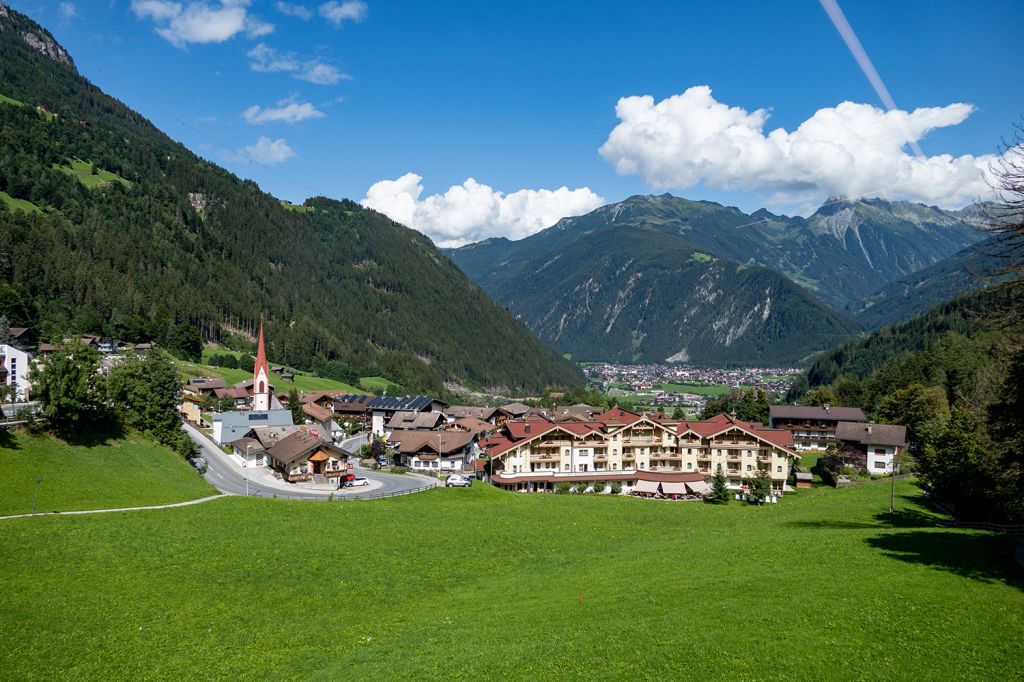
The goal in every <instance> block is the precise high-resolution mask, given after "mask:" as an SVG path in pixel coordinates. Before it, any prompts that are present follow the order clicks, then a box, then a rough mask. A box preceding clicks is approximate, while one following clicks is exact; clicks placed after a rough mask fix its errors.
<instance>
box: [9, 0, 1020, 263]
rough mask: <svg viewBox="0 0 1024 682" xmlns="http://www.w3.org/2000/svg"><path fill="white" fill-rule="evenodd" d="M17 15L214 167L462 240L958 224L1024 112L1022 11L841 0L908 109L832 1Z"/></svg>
mask: <svg viewBox="0 0 1024 682" xmlns="http://www.w3.org/2000/svg"><path fill="white" fill-rule="evenodd" d="M9 4H10V5H11V6H13V7H14V8H16V9H18V10H20V11H23V12H25V13H27V14H29V15H30V16H32V17H33V18H35V19H36V20H38V21H40V22H41V23H42V24H43V25H44V26H46V27H47V28H48V29H50V31H51V32H52V33H54V35H55V36H56V37H57V39H58V40H59V41H60V42H61V43H62V44H63V45H64V46H65V47H67V48H68V49H69V51H70V52H71V54H72V56H73V57H74V58H75V60H76V62H77V65H78V68H79V70H80V71H81V72H82V73H83V74H84V75H86V76H87V77H88V78H90V79H91V80H93V81H94V82H95V83H97V84H98V85H99V86H100V87H102V88H103V89H104V90H105V91H106V92H108V93H110V94H111V95H113V96H115V97H117V98H119V99H121V100H122V101H124V102H126V103H127V104H128V105H129V106H131V107H133V108H134V109H136V110H138V111H140V112H141V113H143V114H144V115H145V116H147V117H149V118H150V119H151V120H152V121H153V122H154V123H155V124H156V125H157V126H159V127H160V128H161V129H163V130H164V131H166V132H167V133H168V134H169V135H171V136H172V137H174V138H175V139H178V140H180V141H182V142H183V143H185V144H186V145H188V146H189V147H190V148H191V149H193V150H194V151H196V152H197V153H198V154H200V155H202V156H204V157H206V158H209V159H211V160H213V161H215V162H217V163H219V164H222V165H224V166H226V167H227V168H229V169H231V170H232V171H234V172H236V173H238V174H239V175H242V176H244V177H249V178H252V179H254V180H256V181H257V182H258V183H259V184H260V186H261V187H263V188H264V189H266V190H267V191H269V192H272V193H273V194H275V195H276V196H279V197H281V198H284V199H289V200H292V201H296V202H300V201H302V200H303V199H305V198H306V197H307V196H309V195H311V194H315V193H323V194H326V195H328V196H333V197H350V198H354V199H357V200H360V199H364V197H365V198H366V202H367V203H368V204H369V205H372V206H374V207H376V208H378V209H380V210H383V211H385V212H387V213H388V214H389V215H392V217H395V218H396V219H400V220H402V221H403V222H406V223H409V224H412V225H413V226H415V227H417V228H418V229H421V230H423V231H424V232H426V233H428V234H430V235H431V236H432V237H434V239H435V241H438V242H439V243H444V244H457V243H462V242H465V241H472V240H475V239H478V238H482V237H486V236H493V235H508V236H511V237H521V236H524V235H525V234H528V233H530V232H533V231H536V230H537V229H540V228H541V227H544V226H546V225H548V224H551V223H552V222H554V220H555V219H557V217H560V216H561V215H564V214H566V213H579V212H583V211H586V210H590V209H591V208H593V207H594V206H596V205H597V204H599V203H603V202H611V201H617V200H620V199H623V198H625V197H627V196H629V195H631V194H638V193H652V192H653V193H660V192H663V191H671V192H672V193H674V194H677V195H680V196H686V197H691V198H706V199H712V200H715V201H721V202H723V203H727V204H732V205H738V206H740V207H741V208H743V209H744V210H747V211H752V210H754V209H756V208H758V207H760V206H763V205H767V206H769V208H771V209H773V210H776V211H789V212H794V211H801V212H806V211H807V210H809V209H811V208H812V207H813V206H815V205H817V204H819V203H820V201H821V200H822V199H823V198H824V197H825V196H827V195H828V194H833V193H841V194H846V195H850V196H856V195H860V194H862V193H868V192H870V193H872V194H873V195H877V196H888V197H892V198H899V197H907V198H911V199H915V200H920V201H926V202H928V203H938V204H940V205H948V206H954V205H962V204H963V203H965V202H966V201H967V200H969V198H970V197H972V196H977V195H978V194H979V188H980V187H982V186H983V179H984V177H983V176H984V173H983V171H982V169H983V167H985V166H987V163H988V161H989V160H990V159H989V158H988V157H987V156H986V155H991V154H993V153H995V152H996V151H997V145H998V143H999V141H1000V138H1002V137H1005V136H1007V135H1009V134H1010V133H1011V132H1012V124H1013V123H1014V122H1015V121H1017V120H1018V118H1019V116H1020V114H1021V113H1022V110H1024V103H1022V101H1021V99H1020V97H1019V94H1020V93H1021V92H1024V76H1022V70H1021V69H1020V68H1019V67H1020V59H1019V57H1016V56H1015V55H1013V54H1012V50H1013V49H1014V48H1013V46H1014V45H1015V44H1016V42H1017V38H1018V36H1017V35H1015V33H1016V29H1018V28H1019V26H1021V25H1024V3H1020V2H1019V1H1018V2H1014V1H1007V2H984V3H982V2H972V3H963V2H935V1H934V0H933V1H931V2H898V3H880V2H851V1H847V2H842V3H841V5H842V10H843V12H844V13H845V16H846V18H847V19H848V20H849V23H850V24H851V25H852V27H853V29H854V30H855V31H856V33H857V35H858V37H859V39H860V42H861V43H862V44H863V46H864V48H865V50H866V52H867V54H868V55H869V56H870V58H871V60H872V61H873V63H874V66H875V67H876V68H877V70H878V72H879V73H880V75H881V77H882V78H883V79H884V81H885V84H886V86H887V87H888V90H889V92H890V93H891V94H892V96H893V98H894V99H895V101H896V104H897V105H898V107H899V109H900V110H902V112H906V113H901V112H899V111H897V112H894V113H893V114H892V115H886V114H885V113H884V106H883V104H882V101H881V100H880V99H879V96H878V94H876V92H875V90H874V89H872V86H871V84H870V83H869V82H868V80H867V78H865V76H864V74H863V73H862V72H861V69H860V67H858V65H857V62H856V61H855V60H854V58H853V57H852V56H851V52H850V50H849V49H848V48H847V46H846V45H845V44H844V42H843V40H842V39H841V38H840V35H839V33H838V32H837V30H836V28H835V27H834V26H833V24H832V23H831V22H830V20H829V17H828V15H827V14H826V12H825V11H824V10H823V8H822V6H821V5H819V3H818V2H816V1H813V0H804V1H801V2H777V3H743V2H734V3H683V2H664V3H661V2H645V3H621V2H619V3H611V2H537V3H531V2H474V3H455V2H384V1H380V2H376V1H375V0H366V1H365V3H364V2H360V1H359V0H347V1H335V2H329V3H324V2H314V1H313V0H307V1H305V2H302V1H301V0H293V1H292V2H288V3H287V4H286V5H283V4H282V3H279V2H275V1H274V0H262V1H261V0H252V1H251V2H247V1H246V0H204V1H202V2H194V1H193V0H177V1H176V2H169V1H166V0H89V1H86V0H67V1H65V2H57V1H56V0H50V1H47V2H42V1H41V0H13V1H10V2H9ZM204 10H207V11H208V13H207V14H206V15H201V13H202V12H203V11H204ZM306 16H308V18H306ZM332 19H333V20H332ZM254 66H255V68H254ZM257 69H261V70H257ZM316 81H318V82H316ZM697 86H707V88H709V89H710V91H708V90H706V89H701V88H698V87H697ZM691 88H694V89H693V90H691ZM684 93H685V94H684ZM643 95H649V96H651V97H652V100H651V101H643V100H630V102H631V104H629V106H628V107H627V108H628V109H629V112H628V113H622V112H620V114H621V115H620V116H617V112H616V105H617V102H619V100H620V98H624V97H632V96H643ZM669 98H671V99H669ZM842 102H851V103H854V105H857V106H850V107H847V108H842V107H840V106H839V105H840V103H842ZM957 103H961V104H965V105H969V106H966V107H953V106H952V105H954V104H957ZM253 107H258V109H253ZM920 108H924V109H921V110H920V111H918V112H917V113H909V112H914V110H917V109H920ZM928 108H930V109H928ZM268 110H269V111H268ZM758 110H765V112H764V113H761V114H757V113H756V112H757V111H758ZM247 111H248V112H249V115H248V118H246V117H245V116H244V114H245V112H247ZM303 116H306V118H304V119H303V120H295V119H302V118H303ZM265 119H271V120H265ZM288 120H292V121H294V122H288ZM805 122H809V123H810V125H807V126H805V129H801V132H800V133H799V134H797V133H795V131H796V129H797V128H798V127H800V126H801V124H803V123H805ZM617 126H618V127H617ZM776 128H782V129H784V131H783V132H784V135H782V136H775V137H772V135H769V133H770V131H772V130H774V129H776ZM613 131H614V133H613ZM894 136H896V137H897V138H900V139H895V141H894ZM900 136H904V137H906V139H903V138H902V137H900ZM261 138H263V142H262V143H260V140H261ZM912 140H917V141H918V142H919V144H920V147H921V149H922V150H923V152H924V155H925V156H924V157H916V156H914V152H913V151H912V149H911V147H910V145H909V142H910V141H912ZM942 155H949V156H948V157H945V156H942ZM979 157H980V158H979ZM253 158H259V159H261V160H262V162H261V163H254V162H253V161H252V160H251V159H253ZM410 174H414V175H410ZM470 178H472V179H474V180H475V183H468V182H467V180H468V179H470ZM380 181H385V182H383V183H381V184H378V185H376V187H374V191H373V192H369V190H370V188H371V187H372V186H374V185H375V183H379V182H380ZM562 187H565V188H567V189H565V190H564V191H561V192H559V191H558V190H559V188H562ZM544 190H549V191H547V192H545V191H544Z"/></svg>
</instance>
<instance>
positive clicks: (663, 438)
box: [481, 407, 799, 492]
mask: <svg viewBox="0 0 1024 682" xmlns="http://www.w3.org/2000/svg"><path fill="white" fill-rule="evenodd" d="M481 445H482V447H483V448H484V450H485V453H486V455H487V456H488V457H489V458H490V460H491V462H490V464H491V466H490V474H491V476H492V482H494V483H495V484H496V485H500V486H502V487H506V488H509V489H511V490H551V489H553V486H554V485H555V484H556V483H558V482H568V483H578V482H581V481H583V482H586V481H595V480H609V481H618V482H620V483H622V484H623V485H624V486H626V487H627V488H629V487H631V486H632V485H633V484H634V482H636V481H639V480H651V479H650V477H646V476H640V475H639V474H641V473H645V474H646V473H657V474H659V475H660V474H665V475H666V476H667V477H668V478H665V479H664V480H667V481H669V482H677V483H678V482H682V483H686V482H687V481H688V480H689V481H691V482H694V483H696V482H697V481H698V476H697V475H699V480H703V481H704V482H709V481H710V479H711V477H712V476H713V475H714V474H715V472H716V470H717V468H718V467H719V466H721V468H722V472H723V473H724V474H725V476H726V479H727V483H728V485H729V487H730V488H735V489H745V488H747V487H748V486H749V482H750V479H752V478H753V477H754V476H755V475H756V474H757V472H758V470H765V471H767V472H768V474H769V476H770V478H771V480H772V488H773V490H775V491H777V492H782V491H784V490H785V489H786V487H787V483H786V480H787V477H788V476H789V471H790V467H791V464H792V460H793V459H795V458H799V455H798V454H797V452H796V451H795V450H794V448H793V438H792V435H791V434H790V432H789V431H786V430H782V429H766V428H763V427H761V426H758V425H754V424H750V423H747V422H744V421H741V420H739V419H736V418H735V417H732V416H729V415H725V414H720V415H717V416H716V417H713V418H712V419H709V420H706V421H686V420H683V421H672V420H667V419H665V418H663V417H662V418H656V417H653V416H647V415H640V414H637V413H634V412H630V411H628V410H623V409H622V408H618V407H616V408H612V409H610V410H608V411H607V412H604V413H603V414H600V415H598V416H597V417H596V419H594V420H593V421H589V422H587V421H579V420H568V421H561V422H556V421H553V420H550V419H545V418H541V417H532V418H528V419H523V420H512V421H509V422H507V423H506V424H505V426H504V427H503V429H502V430H501V431H500V432H499V433H497V434H494V435H492V436H490V437H488V438H487V439H486V440H484V441H483V442H482V443H481ZM683 474H685V476H684V475H683ZM676 479H678V480H676ZM658 482H659V484H660V483H662V482H663V480H659V481H658ZM697 487H701V486H699V485H698V486H697Z"/></svg>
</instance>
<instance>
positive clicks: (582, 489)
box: [572, 483, 589, 495]
mask: <svg viewBox="0 0 1024 682" xmlns="http://www.w3.org/2000/svg"><path fill="white" fill-rule="evenodd" d="M588 487H589V484H587V483H577V484H576V485H575V486H573V489H572V491H573V492H574V493H576V494H577V495H586V493H587V488H588Z"/></svg>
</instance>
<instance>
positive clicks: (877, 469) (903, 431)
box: [836, 422, 907, 474]
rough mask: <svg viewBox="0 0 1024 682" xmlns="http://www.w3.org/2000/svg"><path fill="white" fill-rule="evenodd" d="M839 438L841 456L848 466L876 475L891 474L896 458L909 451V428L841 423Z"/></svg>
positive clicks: (838, 428) (893, 425) (837, 428)
mask: <svg viewBox="0 0 1024 682" xmlns="http://www.w3.org/2000/svg"><path fill="white" fill-rule="evenodd" d="M836 439H837V440H838V441H839V445H838V447H837V451H838V452H837V454H838V455H839V456H840V457H841V458H842V460H843V462H844V463H846V464H847V465H849V466H852V467H856V468H858V469H867V470H868V471H869V472H870V473H872V474H891V473H892V469H893V461H894V460H895V458H896V456H897V455H898V454H899V453H901V452H903V451H904V450H906V449H907V427H906V426H902V425H897V424H864V423H861V422H839V424H838V425H837V427H836Z"/></svg>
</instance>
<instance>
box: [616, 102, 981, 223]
mask: <svg viewBox="0 0 1024 682" xmlns="http://www.w3.org/2000/svg"><path fill="white" fill-rule="evenodd" d="M973 110H974V108H973V107H972V106H971V105H969V104H961V103H955V104H950V105H947V106H944V107H927V108H920V109H915V110H913V111H902V110H898V109H897V110H893V111H884V110H882V109H879V108H878V107H874V106H871V105H869V104H857V103H854V102H842V103H841V104H838V105H836V106H835V107H828V108H825V109H819V110H818V111H816V112H815V113H814V115H813V116H811V117H810V118H809V119H807V120H806V121H804V122H803V123H801V124H800V125H799V126H798V127H797V128H796V129H795V130H793V131H792V132H788V131H786V130H784V129H782V128H776V129H775V130H771V131H769V132H767V133H766V132H765V123H766V122H767V120H768V116H769V112H768V111H767V110H765V109H758V110H756V111H752V112H751V111H746V110H745V109H742V108H740V107H730V106H728V105H726V104H724V103H722V102H718V101H717V100H715V98H714V97H713V96H712V94H711V88H709V87H708V86H706V85H701V86H695V87H691V88H689V89H688V90H686V91H685V92H684V93H682V94H680V95H674V96H672V97H668V98H666V99H663V100H661V101H660V102H655V101H654V98H653V97H650V96H642V97H640V96H634V97H623V98H622V99H620V100H619V101H618V104H617V105H616V107H615V114H616V116H617V117H618V118H619V121H620V122H619V124H618V125H617V126H615V128H614V129H613V130H612V132H611V134H610V135H609V136H608V140H607V141H606V142H605V143H604V144H603V145H602V146H601V148H600V150H599V151H600V154H601V156H602V157H604V159H605V160H606V161H608V162H610V163H612V164H613V165H614V166H615V170H616V171H617V172H618V173H619V174H621V175H633V174H635V175H639V176H640V177H642V178H643V180H644V182H646V183H647V184H648V185H649V186H650V187H653V188H657V189H685V188H687V187H692V186H693V185H696V184H698V183H703V184H705V185H707V186H710V187H715V188H720V189H728V190H732V189H740V190H767V191H769V192H772V193H773V195H772V196H771V197H770V198H769V199H768V200H769V202H771V203H776V204H779V203H793V202H795V201H806V200H809V199H812V198H820V197H821V196H823V195H842V196H847V197H859V196H863V195H868V194H870V195H871V196H880V197H884V198H893V199H896V198H905V199H910V200H914V201H922V202H926V203H930V204H938V205H940V206H945V207H953V206H959V205H962V204H964V203H966V202H968V201H970V200H972V199H975V198H977V197H979V196H983V195H986V194H988V193H989V188H988V185H987V183H986V178H987V175H988V168H989V165H990V163H991V162H992V161H993V159H994V158H995V157H994V156H992V155H984V156H972V155H969V154H966V155H963V156H957V157H954V156H952V155H950V154H937V155H934V156H921V157H918V156H914V155H912V154H910V153H908V151H907V146H908V145H911V144H913V143H916V142H919V141H920V140H921V139H923V138H924V137H925V136H926V135H927V134H928V133H929V132H930V131H932V130H935V129H937V128H944V127H948V126H954V125H957V124H959V123H961V122H963V121H964V120H965V119H966V118H967V117H968V116H969V115H970V114H971V112H972V111H973Z"/></svg>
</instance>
